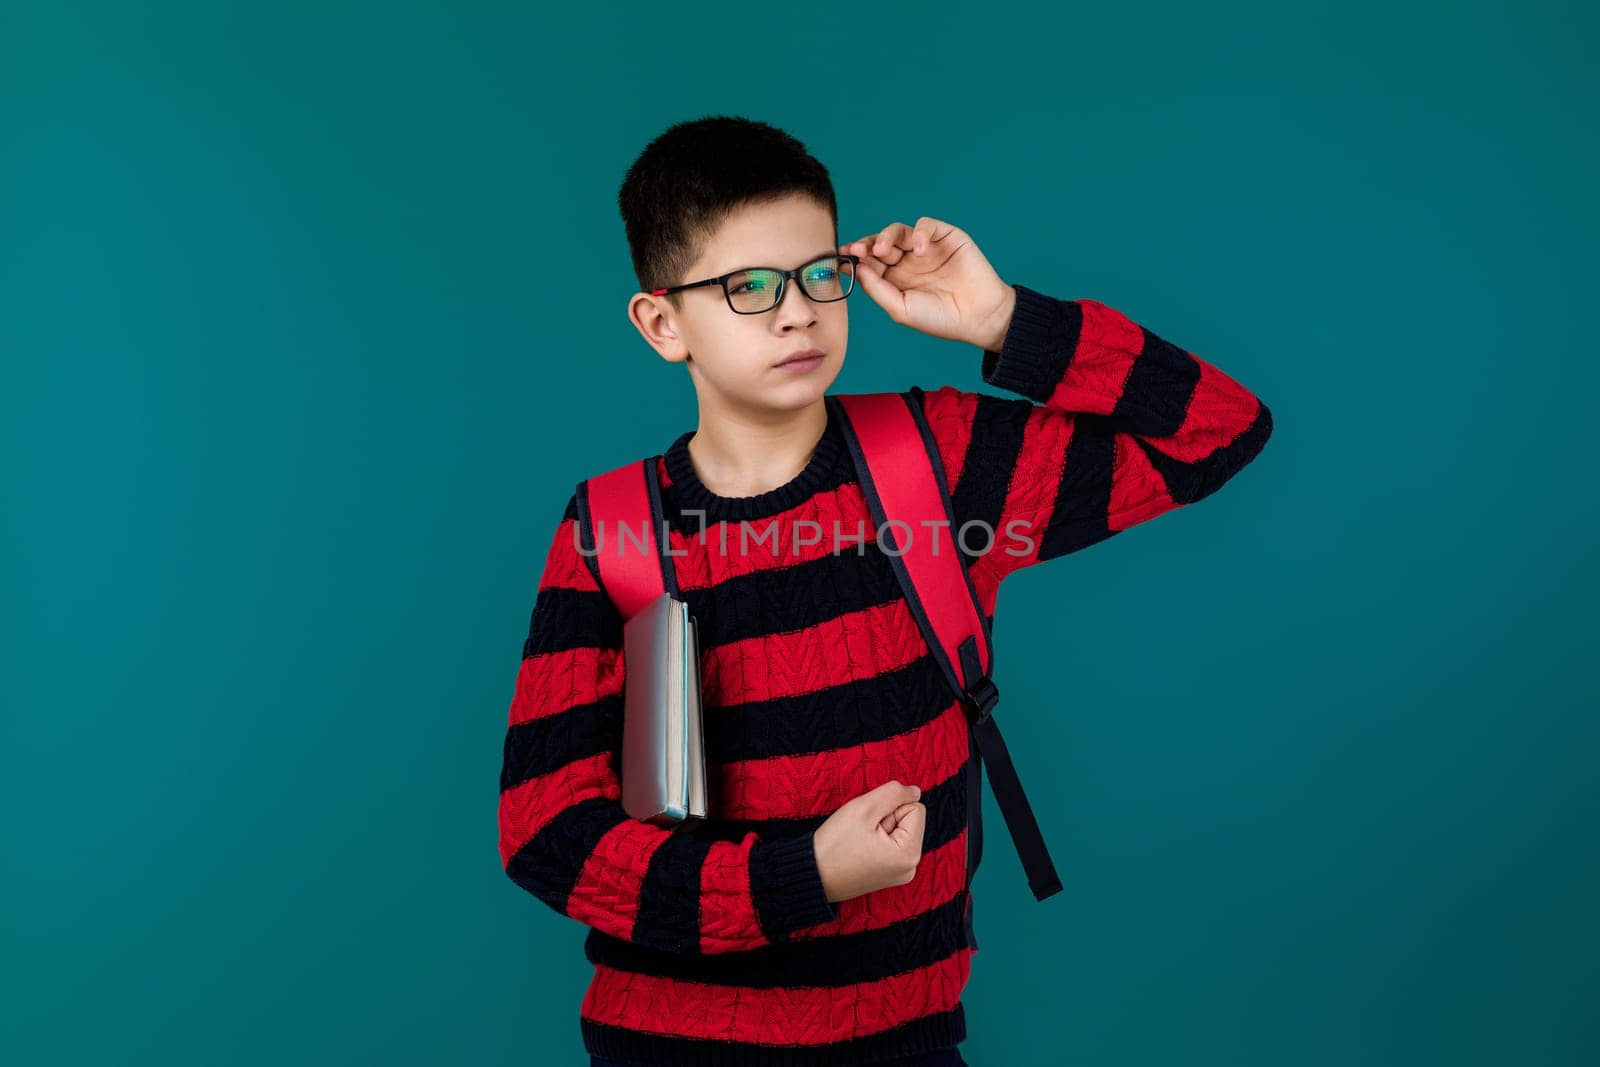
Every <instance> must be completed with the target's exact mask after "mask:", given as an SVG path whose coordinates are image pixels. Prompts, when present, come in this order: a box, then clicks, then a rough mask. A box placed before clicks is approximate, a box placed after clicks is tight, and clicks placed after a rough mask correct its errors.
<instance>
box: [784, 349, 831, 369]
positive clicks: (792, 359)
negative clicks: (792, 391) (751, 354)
mask: <svg viewBox="0 0 1600 1067" xmlns="http://www.w3.org/2000/svg"><path fill="white" fill-rule="evenodd" d="M821 358H822V350H821V349H820V348H802V349H798V350H797V351H794V352H790V353H789V354H788V355H787V356H785V357H784V358H783V360H782V362H779V363H775V364H773V365H774V366H777V367H781V366H783V365H784V364H787V363H796V362H801V361H805V362H811V361H815V360H819V359H821Z"/></svg>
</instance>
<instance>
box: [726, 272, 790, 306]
mask: <svg viewBox="0 0 1600 1067" xmlns="http://www.w3.org/2000/svg"><path fill="white" fill-rule="evenodd" d="M782 281H783V275H781V274H779V273H778V272H777V271H775V270H761V269H759V268H757V269H755V270H742V271H740V272H739V273H737V274H735V275H733V276H732V277H731V278H729V279H728V302H729V303H731V304H732V305H733V309H734V310H735V311H744V312H751V311H765V310H767V309H768V308H770V307H772V305H773V304H775V303H777V300H776V297H777V295H778V285H779V284H780V283H781V282H782Z"/></svg>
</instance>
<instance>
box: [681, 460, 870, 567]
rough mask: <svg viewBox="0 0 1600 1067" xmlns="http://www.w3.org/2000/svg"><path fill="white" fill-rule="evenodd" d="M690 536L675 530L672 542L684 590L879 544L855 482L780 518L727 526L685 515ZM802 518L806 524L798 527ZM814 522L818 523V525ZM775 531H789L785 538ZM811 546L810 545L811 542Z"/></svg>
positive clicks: (689, 513)
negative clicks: (862, 546) (875, 539)
mask: <svg viewBox="0 0 1600 1067" xmlns="http://www.w3.org/2000/svg"><path fill="white" fill-rule="evenodd" d="M683 518H684V522H685V523H686V524H687V526H688V530H689V532H688V533H684V532H682V531H680V530H677V529H673V530H671V531H669V533H668V537H667V540H668V544H670V545H671V547H672V551H673V552H674V553H682V554H681V555H675V556H674V558H673V564H674V565H675V566H676V567H677V573H678V585H679V588H681V589H705V588H709V587H710V586H712V585H715V584H717V583H718V582H721V581H724V580H725V579H728V578H739V577H743V576H745V575H747V574H755V573H757V572H760V571H771V570H779V569H782V568H784V567H792V566H794V565H796V564H798V563H806V562H810V561H811V560H816V559H821V558H823V557H824V556H828V555H831V554H834V553H835V552H836V551H837V553H838V554H840V555H855V554H857V552H858V549H857V547H856V545H857V543H858V537H857V535H858V534H859V543H861V544H866V545H870V544H872V543H873V540H874V533H875V531H874V529H873V525H872V516H871V514H870V512H869V511H868V509H867V502H866V498H865V497H863V496H862V495H861V487H860V486H859V485H857V484H855V483H853V482H852V483H849V484H846V485H841V486H839V487H838V488H837V489H834V490H828V491H821V492H817V493H815V494H814V495H812V496H811V497H810V498H809V499H807V500H805V501H803V502H801V503H799V504H796V505H795V506H794V507H792V508H788V509H787V510H784V511H780V512H778V513H777V514H776V515H772V516H768V517H764V518H760V519H749V520H745V521H740V520H733V521H722V522H710V521H706V522H704V523H702V520H701V516H700V514H699V513H698V512H695V511H692V510H690V511H686V512H684V516H683ZM797 520H803V525H801V526H799V527H795V526H794V525H793V524H794V523H795V522H796V521H797ZM811 523H816V525H815V526H812V525H811ZM775 531H787V532H786V534H784V535H783V536H779V535H778V534H777V533H776V532H775ZM806 542H809V543H806Z"/></svg>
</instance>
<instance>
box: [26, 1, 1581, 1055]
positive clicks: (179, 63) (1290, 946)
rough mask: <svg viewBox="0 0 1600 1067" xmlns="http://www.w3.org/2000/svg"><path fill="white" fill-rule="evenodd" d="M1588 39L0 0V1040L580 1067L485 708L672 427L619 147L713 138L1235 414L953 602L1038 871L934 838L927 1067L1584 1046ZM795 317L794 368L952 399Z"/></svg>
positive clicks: (863, 335)
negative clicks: (991, 588)
mask: <svg viewBox="0 0 1600 1067" xmlns="http://www.w3.org/2000/svg"><path fill="white" fill-rule="evenodd" d="M1595 31H1596V26H1595V18H1594V15H1593V13H1592V11H1586V10H1582V9H1581V8H1580V6H1579V5H1575V4H1574V5H1551V4H1545V5H1528V4H1522V5H1512V4H1509V3H1506V4H1496V5H1488V4H1439V5H1431V6H1426V7H1424V6H1421V5H1414V4H1395V3H1389V4H1381V5H1380V4H1374V5H1365V4H1350V3H1341V4H1315V5H1280V4H1266V3H1255V4H1231V5H1200V6H1196V5H1190V4H1179V3H1162V4H1146V5H1139V6H1137V7H1135V6H1131V5H1092V6H1080V7H1065V6H1064V7H1061V8H1058V9H1054V10H1050V11H1046V10H1044V9H1042V8H1032V7H1028V8H1023V7H1015V8H1012V7H1007V6H1005V5H996V4H983V5H973V6H971V7H968V8H954V7H952V8H949V9H941V8H939V7H938V6H937V5H934V6H929V5H917V6H915V7H907V8H904V9H895V8H880V7H877V6H867V5H857V6H855V7H853V8H849V9H845V10H841V11H839V12H837V14H835V15H834V16H833V17H819V15H818V14H817V13H816V12H815V11H812V10H810V9H806V8H803V7H798V6H794V7H785V6H777V7H771V6H767V7H759V6H758V7H757V8H751V7H748V6H741V7H738V8H729V9H719V8H717V7H714V6H713V7H702V6H696V5H684V4H678V5H651V6H639V7H628V6H620V7H619V6H617V5H603V6H602V5H575V6H570V7H567V8H565V9H563V10H562V11H561V12H560V13H559V14H554V15H553V14H550V13H548V12H546V11H545V10H543V9H541V8H537V7H536V6H535V5H532V4H494V5H484V4H455V5H446V4H443V3H439V4H426V5H424V4H404V3H402V4H394V5H382V4H367V5H361V6H354V5H348V4H331V5H324V4H308V3H294V4H286V3H270V4H269V3H250V4H221V5H217V4H199V3H195V4H183V5H179V4H162V5H140V6H134V5H122V4H115V5H113V4H106V5H100V6H85V5H70V4H39V5H7V6H6V8H5V10H4V13H3V14H0V354H3V357H4V358H3V361H0V375H3V377H0V403H3V409H0V410H3V413H4V417H3V420H0V431H3V433H4V440H3V459H4V461H3V463H0V468H3V474H0V477H3V479H4V481H3V486H4V507H3V513H4V523H3V536H4V544H3V548H4V553H3V557H0V558H3V560H4V563H3V568H4V569H3V573H4V575H5V591H4V597H5V601H6V604H7V606H8V610H7V611H6V612H5V613H4V617H5V627H6V633H5V635H4V637H5V639H4V641H3V647H4V656H5V661H4V672H5V679H6V686H5V688H6V699H5V712H4V718H3V731H4V732H3V735H0V761H3V762H0V790H3V793H0V800H3V803H4V813H5V818H4V819H3V820H0V822H3V830H0V834H3V838H0V843H3V849H0V852H3V856H4V860H3V876H0V930H3V935H4V942H3V943H0V980H3V983H4V988H3V989H0V995H3V997H4V1002H5V1005H6V1006H5V1009H4V1011H3V1012H0V1026H3V1027H4V1030H3V1035H0V1036H3V1043H4V1045H3V1051H0V1055H3V1057H4V1058H5V1059H6V1060H7V1061H8V1062H10V1063H16V1064H35V1063H52V1064H53V1063H60V1064H69V1063H70V1064H79V1063H101V1062H109V1063H137V1064H143V1063H152V1064H154V1063H162V1064H175V1063H196V1064H200V1063H216V1062H227V1063H238V1064H247V1063H248V1064H253V1063H262V1064H267V1063H282V1062H313V1063H369V1062H384V1063H389V1064H410V1063H417V1064H431V1063H447V1062H463V1063H465V1062H471V1063H482V1064H489V1063H499V1064H581V1063H586V1062H587V1060H586V1059H585V1058H584V1057H583V1055H582V1052H581V1044H580V1040H579V1037H578V1023H577V1015H578V1005H579V1001H580V999H581V995H582V992H583V989H584V984H585V982H586V980H587V977H588V974H589V968H588V966H587V964H586V963H585V961H584V959H583V954H582V948H581V943H582V937H583V933H584V928H583V927H581V926H580V925H579V924H577V923H576V922H573V921H572V920H568V919H565V918H562V917H560V916H558V915H556V914H555V913H554V912H552V911H550V910H548V909H547V908H546V907H545V906H544V905H543V904H541V903H539V902H538V901H537V900H536V899H535V898H533V897H531V896H529V895H527V894H525V893H524V892H523V891H522V890H520V889H519V888H517V887H516V886H515V885H514V884H513V883H511V882H510V881H509V880H508V879H507V878H506V877H505V876H504V875H503V873H502V872H501V870H500V867H499V861H498V856H497V853H496V830H495V810H496V809H495V804H496V796H497V786H498V783H497V777H498V773H499V768H500V759H501V741H502V736H503V731H504V728H505V723H506V714H507V710H508V707H509V702H510V697H511V692H512V684H513V681H514V677H515V673H516V668H517V661H518V657H519V655H520V649H521V642H522V639H523V636H524V634H525V630H526V625H527V619H528V613H529V611H530V609H531V607H532V604H533V598H534V595H535V588H536V584H537V581H538V577H539V572H540V569H541V566H542V562H543V553H544V551H545V548H546V547H547V545H548V542H549V538H550V534H551V531H552V529H553V525H554V523H555V522H556V521H558V519H559V518H560V511H561V506H562V504H563V503H564V501H565V499H566V494H567V493H568V492H569V491H570V489H571V487H572V485H573V483H574V482H576V481H577V480H578V479H579V478H581V477H583V476H585V475H587V474H590V473H595V472H597V471H599V470H602V469H606V468H608V467H610V466H613V465H615V464H617V463H621V462H623V461H625V460H628V459H632V458H636V457H637V456H640V455H644V454H647V453H649V452H653V451H658V450H659V449H661V448H663V447H665V445H666V444H667V443H668V442H670V440H671V439H672V438H673V437H674V436H675V435H677V434H678V433H680V432H682V431H684V430H687V429H691V428H693V426H694V419H695V407H694V399H693V394H692V390H691V388H690V385H689V383H688V381H687V380H686V379H685V377H684V376H683V375H682V374H681V368H677V367H674V366H669V365H668V364H665V363H663V362H662V361H661V360H659V359H658V358H656V357H655V355H654V354H653V353H652V352H651V350H650V349H649V348H648V347H647V346H646V345H645V344H644V342H643V341H642V340H641V339H640V338H639V336H638V334H637V333H636V332H635V331H634V329H633V327H632V326H631V325H630V324H629V323H628V321H627V319H626V318H625V310H624V309H625V304H626V302H627V299H628V297H629V296H630V295H631V293H632V292H633V289H634V286H635V281H634V279H633V277H632V275H631V271H630V268H629V263H628V258H627V248H626V244H625V241H624V236H623V231H622V226H621V222H620V219H619V217H618V216H617V213H616V207H615V197H616V191H617V186H618V183H619V182H620V181H621V178H622V174H623V172H624V170H625V169H626V167H627V165H628V163H629V162H630V161H631V160H632V158H633V157H634V155H635V154H636V153H637V152H638V151H639V150H640V149H641V148H642V147H643V146H644V144H645V143H646V142H647V141H648V140H649V139H650V138H651V137H652V136H654V135H655V134H656V133H658V132H659V131H660V130H661V129H663V128H664V127H665V126H666V125H668V124H669V123H671V122H674V121H678V120H681V119H685V118H694V117H699V116H701V115H704V114H711V113H726V112H731V113H736V114H744V115H748V116H750V117H755V118H760V119H764V120H766V121H769V122H772V123H775V124H777V125H779V126H782V127H784V128H786V129H788V130H790V131H791V132H793V133H794V134H795V135H796V136H798V137H800V138H801V139H802V140H804V141H805V142H806V143H807V145H808V147H809V148H810V149H811V150H812V151H813V152H814V153H815V154H816V155H817V156H818V157H819V158H820V159H822V160H823V161H824V163H826V164H827V165H828V166H829V167H830V169H831V171H832V174H833V177H834V180H835V182H836V186H837V189H838V193H839V197H840V202H841V219H840V229H841V233H840V236H841V238H850V237H858V236H861V235H863V234H866V233H869V232H872V231H874V230H876V229H879V228H881V227H882V226H884V225H886V224H888V223H889V222H892V221H897V220H898V221H905V222H914V221H915V220H916V219H917V218H918V217H919V216H921V215H924V214H928V215H933V216H935V217H937V218H942V219H946V220H948V221H952V222H954V223H955V224H957V225H959V226H961V227H962V228H963V229H965V230H966V231H967V232H968V233H970V234H971V235H972V236H973V237H974V238H975V239H976V240H977V241H978V242H979V244H980V245H981V246H982V248H983V249H984V251H985V253H986V254H987V255H988V257H989V258H990V260H991V261H992V262H993V263H994V264H995V265H996V268H997V269H998V270H999V271H1000V272H1001V274H1002V276H1003V277H1005V278H1006V279H1007V280H1008V281H1013V282H1022V283H1024V284H1027V285H1029V286H1032V287H1034V288H1037V289H1040V290H1042V291H1045V292H1048V293H1050V294H1052V295H1056V296H1062V297H1088V298H1093V299H1097V300H1101V301H1104V302H1106V303H1109V304H1111V305H1112V306H1114V307H1116V308H1118V309H1120V310H1123V311H1125V312H1126V313H1127V314H1129V315H1130V316H1132V317H1133V318H1135V319H1136V320H1137V321H1139V322H1141V323H1143V324H1145V325H1147V326H1149V327H1150V328H1151V329H1153V330H1155V331H1157V332H1158V333H1160V334H1162V335H1163V336H1165V337H1168V338H1169V339H1171V340H1173V341H1175V342H1176V343H1179V344H1181V345H1183V346H1185V347H1187V348H1189V349H1190V350H1192V351H1194V352H1196V353H1197V354H1198V355H1200V356H1202V357H1204V358H1206V359H1208V360H1210V361H1212V362H1214V363H1216V364H1217V365H1218V366H1219V367H1221V368H1223V369H1224V370H1226V371H1227V372H1228V373H1229V374H1231V375H1232V376H1234V377H1236V378H1237V379H1238V380H1240V381H1241V382H1243V383H1244V384H1246V385H1248V386H1249V387H1250V388H1252V389H1253V390H1255V391H1256V392H1257V393H1258V394H1259V395H1260V396H1261V397H1262V399H1264V400H1265V401H1266V402H1267V403H1268V404H1269V405H1270V406H1271V407H1272V409H1273V412H1274V415H1275V420H1276V430H1275V433H1274V436H1273V438H1272V440H1271V442H1270V443H1269V445H1268V447H1267V449H1266V451H1265V452H1264V453H1263V454H1262V455H1261V456H1260V458H1258V459H1257V460H1256V461H1255V462H1254V463H1253V464H1252V465H1251V466H1249V467H1248V468H1246V469H1245V470H1244V471H1243V472H1242V473H1241V474H1240V475H1239V476H1238V477H1237V479H1236V480H1235V481H1234V482H1232V483H1230V484H1229V485H1228V486H1226V487H1225V488H1224V489H1223V490H1222V491H1221V492H1220V493H1219V494H1217V495H1216V496H1214V497H1212V498H1209V499H1207V500H1205V501H1203V502H1201V503H1199V504H1197V505H1195V506H1194V507H1192V508H1186V509H1183V510H1181V511H1179V512H1176V513H1173V514H1169V515H1167V516H1164V517H1162V518H1160V519H1159V520H1157V521H1154V522H1152V523H1150V524H1148V525H1144V526H1141V527H1138V528H1136V529H1134V530H1132V531H1129V532H1127V533H1124V534H1122V535H1121V536H1119V537H1117V538H1113V539H1112V540H1111V541H1109V542H1105V543H1102V544H1100V545H1097V546H1094V547H1092V548H1090V549H1088V550H1086V551H1084V552H1081V553H1078V554H1074V555H1072V556H1069V557H1067V558H1065V559H1064V560H1062V561H1059V562H1057V563H1055V564H1053V565H1050V566H1047V567H1042V568H1039V569H1036V570H1033V571H1030V572H1026V574H1025V576H1021V577H1017V578H1014V579H1013V580H1012V581H1011V582H1008V583H1007V589H1006V592H1005V593H1004V595H1003V596H1002V597H1001V601H1000V608H1001V610H1000V613H999V618H998V621H997V624H996V631H997V634H996V636H997V639H998V641H999V646H998V655H997V667H998V672H997V679H998V681H999V682H1000V685H1001V688H1002V689H1003V691H1004V694H1005V699H1004V701H1003V702H1002V704H1001V705H1000V709H999V713H998V714H999V718H1000V720H1001V721H1002V723H1003V725H1004V729H1005V732H1006V736H1007V739H1008V741H1009V743H1010V745H1011V747H1012V750H1013V752H1014V753H1015V754H1016V755H1017V759H1018V768H1019V772H1020V774H1021V776H1022V780H1023V781H1024V783H1025V784H1026V786H1027V787H1028V791H1029V795H1030V797H1031V799H1032V801H1033V803H1034V806H1035V810H1036V812H1037V813H1038V814H1039V818H1040V821H1041V826H1042V828H1043V831H1044V834H1045V837H1046V839H1047V840H1048V842H1049V843H1050V846H1051V848H1052V851H1053V853H1054V855H1055V857H1056V860H1057V864H1058V866H1059V868H1060V870H1061V872H1062V874H1063V876H1064V879H1065V882H1066V890H1065V891H1064V892H1063V893H1061V894H1060V895H1058V896H1056V897H1053V898H1051V899H1050V900H1048V901H1046V902H1045V903H1043V904H1039V903H1035V902H1034V901H1033V899H1032V897H1031V895H1030V894H1029V893H1028V891H1027V887H1026V884H1025V882H1024V880H1023V877H1022V872H1021V867H1020V864H1019V863H1018V861H1017V858H1016V854H1015V852H1014V850H1013V849H1012V847H1011V845H1010V842H1009V840H1008V839H1007V838H1005V837H1004V836H1003V835H1001V836H996V837H994V838H993V839H992V841H991V844H990V847H989V848H987V849H986V850H985V861H984V864H983V867H982V869H981V872H980V874H979V876H978V879H977V900H978V906H977V921H978V924H979V937H980V940H981V942H982V950H981V951H980V953H979V954H978V956H977V957H976V959H975V969H974V973H973V977H972V981H971V984H970V985H969V986H968V988H967V991H966V996H965V1000H966V1004H967V1006H968V1012H969V1023H970V1026H971V1037H970V1039H969V1040H968V1041H967V1042H966V1043H965V1044H964V1045H963V1046H962V1048H963V1051H964V1053H965V1055H966V1057H967V1059H968V1060H969V1062H971V1063H973V1064H974V1065H981V1067H993V1065H997V1064H1012V1065H1022V1064H1068V1063H1070V1064H1168V1063H1183V1064H1229V1065H1244V1064H1283V1063H1296V1064H1330V1065H1333V1064H1338V1065H1346V1064H1406V1065H1412V1064H1432V1063H1440V1064H1503V1063H1519V1064H1576V1063H1580V1062H1593V1060H1592V1059H1591V1058H1590V1057H1592V1056H1593V1055H1594V1049H1595V1047H1596V1042H1597V1040H1600V1022H1597V1019H1600V1013H1597V1012H1596V1010H1595V1008H1596V1004H1597V1001H1600V973H1597V972H1600V964H1597V962H1596V961H1597V959H1600V955H1597V948H1600V944H1597V942H1600V938H1597V936H1596V935H1597V932H1600V931H1597V922H1596V917H1595V906H1594V902H1595V900H1596V898H1597V892H1600V877H1597V876H1600V848H1597V844H1596V834H1595V830H1594V819H1595V811H1596V802H1597V800H1600V796H1597V789H1596V785H1595V771H1594V765H1595V755H1596V746H1597V742H1600V730H1597V727H1596V716H1595V710H1596V708H1597V706H1600V701H1597V700H1596V695H1597V694H1596V685H1595V683H1594V681H1593V680H1592V675H1591V673H1590V671H1589V669H1588V668H1587V665H1586V664H1585V663H1583V662H1582V660H1584V659H1586V658H1587V659H1591V660H1592V657H1593V654H1594V652H1595V648H1596V644H1597V642H1596V627H1595V623H1594V615H1593V614H1592V612H1591V606H1592V604H1593V602H1594V599H1595V595H1596V592H1597V583H1596V568H1595V561H1594V548H1595V545H1596V543H1597V542H1596V532H1597V530H1596V526H1597V523H1596V506H1595V493H1594V471H1593V462H1592V457H1593V454H1594V447H1593V427H1594V425H1595V418H1594V407H1595V397H1596V386H1597V384H1600V383H1597V374H1596V369H1595V367H1596V362H1595V360H1596V347H1595V344H1594V342H1593V340H1592V312H1593V309H1594V306H1595V301H1594V293H1595V283H1596V270H1595V248H1596V238H1597V236H1600V234H1597V229H1600V227H1597V211H1596V203H1595V197H1594V195H1593V190H1594V189H1595V188H1597V187H1600V174H1597V170H1600V168H1597V149H1600V132H1597V131H1600V114H1597V111H1600V108H1597V107H1596V102H1597V101H1600V91H1597V90H1600V85H1597V84H1596V81H1597V78H1596V75H1595V73H1594V66H1593V64H1592V61H1591V58H1590V56H1589V54H1588V50H1589V47H1590V42H1592V41H1593V40H1594V39H1595ZM851 316H852V324H851V325H852V331H851V345H850V349H849V359H848V362H847V365H846V369H845V370H844V372H843V374H842V376H841V378H840V379H839V382H838V383H837V384H836V386H835V389H836V390H837V391H859V390H869V389H882V388H903V387H905V386H907V385H910V384H912V383H916V384H921V385H924V386H928V387H932V386H935V385H939V384H944V383H950V384H955V385H958V386H961V387H964V388H977V389H989V387H987V386H985V385H983V383H982V382H981V380H980V378H979V374H978V371H979V364H978V358H977V355H978V354H977V352H976V351H975V350H973V349H971V348H967V347H963V346H959V345H955V344H952V343H949V342H946V341H941V340H936V339H933V338H929V337H926V336H923V335H920V334H916V333H913V332H911V331H908V330H905V329H903V328H900V327H897V326H895V325H894V324H893V323H891V322H890V321H889V320H888V318H887V316H886V315H884V314H883V313H882V311H881V309H879V308H878V307H876V306H875V305H874V304H872V303H871V302H870V300H868V299H866V298H865V297H864V296H862V298H861V299H860V300H858V301H857V302H855V303H854V304H853V305H852V312H851ZM602 428H603V432H597V431H600V430H601V429H602ZM986 804H987V809H986V812H987V820H986V822H987V825H990V826H994V827H1000V826H1001V825H1002V824H1001V822H1000V816H999V811H998V808H997V807H996V806H995V805H994V801H993V797H992V795H991V796H989V797H988V798H987V800H986ZM995 833H996V834H997V835H999V831H998V830H996V831H995Z"/></svg>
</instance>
